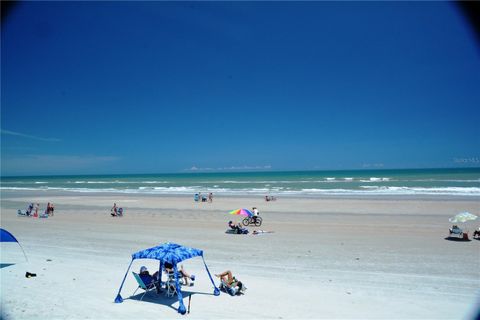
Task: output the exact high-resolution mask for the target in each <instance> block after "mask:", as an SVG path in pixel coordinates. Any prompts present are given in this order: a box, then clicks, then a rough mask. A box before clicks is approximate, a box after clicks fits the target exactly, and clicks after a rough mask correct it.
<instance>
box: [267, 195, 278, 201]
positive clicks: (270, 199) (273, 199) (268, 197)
mask: <svg viewBox="0 0 480 320" xmlns="http://www.w3.org/2000/svg"><path fill="white" fill-rule="evenodd" d="M275 200H277V198H276V197H274V196H265V201H267V202H268V201H275Z"/></svg>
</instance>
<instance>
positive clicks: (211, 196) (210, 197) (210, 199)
mask: <svg viewBox="0 0 480 320" xmlns="http://www.w3.org/2000/svg"><path fill="white" fill-rule="evenodd" d="M208 202H210V203H212V202H213V193H211V192H210V193H209V194H208Z"/></svg>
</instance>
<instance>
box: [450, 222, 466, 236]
mask: <svg viewBox="0 0 480 320" xmlns="http://www.w3.org/2000/svg"><path fill="white" fill-rule="evenodd" d="M449 231H450V234H452V233H453V234H462V233H463V230H462V229H460V228H459V227H458V226H457V225H455V224H454V225H453V226H452V227H451V228H450V229H449Z"/></svg>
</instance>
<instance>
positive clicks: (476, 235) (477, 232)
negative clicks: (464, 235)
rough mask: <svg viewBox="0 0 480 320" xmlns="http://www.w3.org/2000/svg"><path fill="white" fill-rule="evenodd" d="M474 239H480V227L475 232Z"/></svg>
mask: <svg viewBox="0 0 480 320" xmlns="http://www.w3.org/2000/svg"><path fill="white" fill-rule="evenodd" d="M473 237H474V238H475V239H476V238H480V227H478V228H477V230H475V231H473Z"/></svg>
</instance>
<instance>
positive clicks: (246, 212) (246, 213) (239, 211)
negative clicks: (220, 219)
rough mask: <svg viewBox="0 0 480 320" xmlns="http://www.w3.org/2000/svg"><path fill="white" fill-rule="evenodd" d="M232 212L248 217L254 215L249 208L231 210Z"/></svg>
mask: <svg viewBox="0 0 480 320" xmlns="http://www.w3.org/2000/svg"><path fill="white" fill-rule="evenodd" d="M229 213H230V214H235V215H242V216H247V217H253V213H252V211H250V210H248V209H236V210H232V211H230V212H229Z"/></svg>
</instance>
